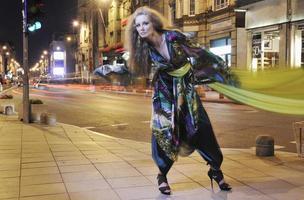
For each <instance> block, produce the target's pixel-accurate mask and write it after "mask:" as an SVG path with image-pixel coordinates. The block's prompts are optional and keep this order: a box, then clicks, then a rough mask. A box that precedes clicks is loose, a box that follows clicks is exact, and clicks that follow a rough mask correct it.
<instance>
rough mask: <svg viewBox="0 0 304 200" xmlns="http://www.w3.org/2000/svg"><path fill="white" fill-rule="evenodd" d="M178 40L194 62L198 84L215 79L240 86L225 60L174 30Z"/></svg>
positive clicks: (194, 71)
mask: <svg viewBox="0 0 304 200" xmlns="http://www.w3.org/2000/svg"><path fill="white" fill-rule="evenodd" d="M174 37H175V40H177V41H178V42H179V43H180V44H181V46H182V48H183V50H184V52H185V53H186V54H187V56H188V59H189V60H190V62H191V64H192V69H193V74H194V79H195V83H196V84H205V83H211V82H214V81H217V82H220V83H225V84H229V85H233V86H239V81H238V78H237V77H236V76H235V74H233V73H232V72H231V70H230V67H228V65H227V63H225V61H224V60H223V59H222V58H221V57H219V56H217V55H215V54H213V53H212V52H210V51H208V50H206V49H204V48H201V47H200V46H199V45H198V44H197V43H195V42H193V41H192V40H191V39H189V38H187V37H186V36H185V35H184V34H182V33H181V32H178V31H174Z"/></svg>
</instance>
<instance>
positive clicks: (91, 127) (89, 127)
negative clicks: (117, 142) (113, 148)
mask: <svg viewBox="0 0 304 200" xmlns="http://www.w3.org/2000/svg"><path fill="white" fill-rule="evenodd" d="M81 128H85V129H93V128H96V127H94V126H85V127H81Z"/></svg>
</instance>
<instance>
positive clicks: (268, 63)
mask: <svg viewBox="0 0 304 200" xmlns="http://www.w3.org/2000/svg"><path fill="white" fill-rule="evenodd" d="M251 35H252V38H251V39H252V41H251V44H252V46H251V49H252V51H251V52H252V55H251V56H252V61H251V70H253V71H256V70H264V69H274V68H278V67H279V59H280V30H278V29H274V30H267V29H265V30H258V31H254V30H253V31H252V34H251Z"/></svg>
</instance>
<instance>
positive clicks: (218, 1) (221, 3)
mask: <svg viewBox="0 0 304 200" xmlns="http://www.w3.org/2000/svg"><path fill="white" fill-rule="evenodd" d="M214 4H215V5H214V7H215V10H220V9H223V8H226V7H227V6H228V4H229V0H214Z"/></svg>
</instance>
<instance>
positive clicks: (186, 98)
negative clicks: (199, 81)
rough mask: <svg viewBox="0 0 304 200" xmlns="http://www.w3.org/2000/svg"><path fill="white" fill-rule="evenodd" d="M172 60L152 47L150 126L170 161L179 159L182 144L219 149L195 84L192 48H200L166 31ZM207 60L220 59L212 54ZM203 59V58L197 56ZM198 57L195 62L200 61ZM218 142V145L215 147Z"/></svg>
mask: <svg viewBox="0 0 304 200" xmlns="http://www.w3.org/2000/svg"><path fill="white" fill-rule="evenodd" d="M164 34H165V39H166V44H167V47H168V51H169V55H170V60H166V59H165V58H164V57H163V56H162V55H161V54H160V53H159V52H158V51H157V50H156V49H155V48H154V47H152V46H150V47H149V53H150V59H151V65H152V70H151V71H152V72H153V75H152V77H153V82H152V83H153V88H154V93H153V97H152V104H153V105H152V120H151V128H152V133H153V134H154V136H155V138H156V140H157V143H158V145H159V146H160V147H161V149H162V150H163V151H164V152H165V153H166V155H167V156H168V157H169V158H170V159H171V160H176V159H177V155H178V153H179V151H180V149H181V146H183V147H187V149H188V150H189V152H192V151H193V150H194V146H197V145H196V143H204V144H203V145H205V146H206V147H208V146H210V145H213V147H210V148H219V147H218V144H217V141H216V139H215V136H214V133H213V130H212V127H211V124H210V120H209V118H208V116H207V113H206V112H205V110H204V108H203V107H202V103H201V100H200V98H199V96H198V95H197V93H196V91H195V88H194V83H195V77H194V74H193V69H195V66H194V65H193V62H192V63H191V62H190V59H189V58H190V57H191V56H192V55H189V54H190V53H189V49H190V50H191V48H193V49H194V50H197V49H198V48H195V47H193V46H192V45H191V43H189V41H188V40H187V39H186V37H185V36H184V35H183V34H182V33H180V32H177V31H165V32H164ZM206 59H207V60H204V62H205V61H206V62H205V63H208V62H211V63H212V62H215V61H217V57H216V56H212V54H210V56H209V57H206ZM197 60H198V61H200V59H197ZM197 60H196V62H195V63H196V64H201V63H198V61H197ZM214 145H215V146H214Z"/></svg>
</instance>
